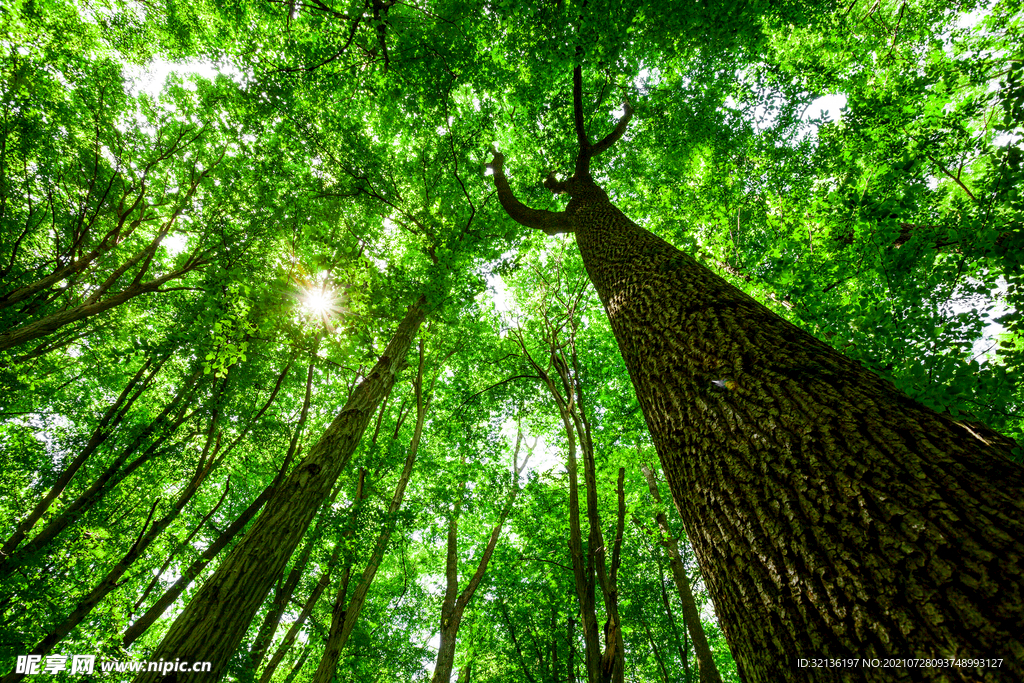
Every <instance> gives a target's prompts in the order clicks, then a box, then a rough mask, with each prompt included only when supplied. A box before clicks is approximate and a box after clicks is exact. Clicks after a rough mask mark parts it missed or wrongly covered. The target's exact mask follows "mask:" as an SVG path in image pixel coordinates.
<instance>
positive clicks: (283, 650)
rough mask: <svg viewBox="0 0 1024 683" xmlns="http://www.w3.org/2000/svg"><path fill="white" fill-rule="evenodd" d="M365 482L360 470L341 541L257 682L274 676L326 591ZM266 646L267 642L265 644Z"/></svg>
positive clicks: (345, 575)
mask: <svg viewBox="0 0 1024 683" xmlns="http://www.w3.org/2000/svg"><path fill="white" fill-rule="evenodd" d="M365 483H366V470H365V469H362V468H360V469H359V479H358V480H357V483H356V495H355V498H353V499H352V504H351V511H350V513H349V527H348V528H347V529H346V530H345V532H344V533H343V534H342V535H341V538H339V539H338V540H337V541H336V542H335V544H334V550H332V551H331V557H330V559H329V560H327V569H326V570H325V571H323V572H321V573H320V577H319V578H318V579H317V582H316V584H315V585H314V586H313V590H312V591H311V592H310V594H309V596H308V597H307V598H306V602H305V603H303V605H302V609H300V610H299V616H298V618H296V619H295V621H294V622H293V623H292V625H291V626H290V627H289V628H288V632H287V633H285V636H284V638H283V639H282V640H281V643H280V644H279V645H278V646H277V650H276V651H275V652H274V654H273V656H272V657H271V658H270V661H269V662H268V663H267V667H266V669H264V670H263V673H262V674H260V677H259V681H260V683H268V682H269V681H270V680H271V679H272V678H273V677H274V672H275V671H277V667H278V666H279V665H280V664H281V662H282V661H283V660H284V657H285V655H286V654H287V653H288V650H289V649H290V648H291V647H292V645H293V644H294V643H295V639H296V638H298V637H299V632H300V631H301V630H302V627H303V626H304V625H305V624H306V620H307V619H309V616H310V615H311V614H312V613H313V608H314V607H316V603H317V602H318V601H319V600H320V596H322V595H323V594H324V591H325V590H327V587H328V586H330V585H331V573H332V572H333V571H334V566H335V565H336V564H337V563H338V558H339V557H340V556H341V551H342V550H343V549H344V548H345V546H346V545H347V541H348V540H349V539H351V538H352V537H353V536H355V533H356V518H357V517H358V515H359V508H360V507H361V503H362V501H363V499H364V498H366V493H364V485H365ZM339 490H340V489H339ZM335 495H337V493H335ZM332 501H333V498H332ZM351 569H352V566H351V564H350V565H349V566H347V567H345V569H344V571H343V573H342V579H341V584H342V585H343V586H345V587H346V589H347V587H348V577H349V572H350V571H351ZM342 590H343V592H344V591H345V589H342ZM279 618H280V615H278V619H279ZM274 623H275V627H276V624H277V622H276V621H275V622H274ZM269 644H270V643H269V642H268V643H267V645H269ZM264 649H265V648H264ZM262 659H263V655H262V654H261V655H260V658H259V660H256V659H255V658H253V662H254V666H255V667H256V668H257V669H258V668H259V663H260V661H262Z"/></svg>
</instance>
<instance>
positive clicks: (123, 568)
mask: <svg viewBox="0 0 1024 683" xmlns="http://www.w3.org/2000/svg"><path fill="white" fill-rule="evenodd" d="M217 418H218V415H217V413H216V411H215V412H214V415H213V417H212V418H211V419H210V428H209V431H208V433H207V437H206V445H205V446H204V448H203V453H202V455H201V456H200V460H199V465H198V466H197V467H196V472H195V474H194V475H193V476H192V479H191V480H190V481H189V483H188V485H187V486H186V487H185V489H184V490H183V491H182V492H181V494H179V496H178V498H177V500H176V501H175V502H174V504H173V505H172V506H171V509H170V510H169V511H168V512H167V514H165V515H164V516H163V517H161V518H160V519H159V520H158V521H156V522H155V523H153V524H152V526H151V525H150V521H151V520H152V519H153V513H154V512H155V511H156V506H157V504H158V503H159V502H160V500H159V499H157V500H155V501H153V505H152V507H151V508H150V510H149V515H148V516H147V517H146V521H145V522H144V523H143V525H142V531H141V532H140V533H139V537H138V538H137V539H136V540H135V543H133V544H132V546H131V548H129V549H128V552H127V553H125V555H124V556H123V557H122V558H121V559H120V560H119V561H118V562H117V564H115V565H114V567H113V568H112V569H111V570H110V571H109V572H107V574H106V576H104V577H103V579H102V580H101V581H100V582H99V583H98V584H96V586H95V587H94V588H93V589H92V590H91V591H90V592H89V594H88V595H86V596H85V598H83V599H82V601H81V602H80V603H79V604H78V606H77V607H76V608H75V609H74V611H73V612H72V613H71V614H70V615H68V617H67V618H65V619H64V621H62V622H61V623H60V624H58V625H57V626H56V628H54V629H53V630H52V631H51V632H50V633H49V634H47V635H46V636H45V637H44V638H43V639H42V640H41V641H39V643H38V644H37V645H36V646H35V647H34V648H33V649H32V652H30V653H29V654H32V655H45V654H47V653H49V652H50V650H51V649H52V648H53V646H54V645H56V644H57V643H59V642H60V641H61V640H63V639H64V637H65V636H67V635H68V634H69V633H70V632H71V630H72V629H73V628H74V627H75V626H78V624H80V623H82V621H83V620H84V619H85V618H86V617H87V616H89V614H90V613H91V612H92V610H93V609H95V607H96V605H98V604H99V603H100V601H101V600H102V599H103V598H105V597H106V596H107V594H109V593H110V592H112V591H113V590H115V589H116V588H117V587H118V585H119V584H118V581H120V579H121V577H122V576H124V574H125V572H127V571H128V570H129V569H130V568H131V566H132V565H133V564H135V562H136V560H138V559H139V558H140V557H141V556H142V554H143V553H144V552H145V551H146V549H147V548H148V547H149V546H150V544H152V543H153V541H154V540H156V538H157V537H158V536H159V535H160V534H161V533H162V532H163V530H164V529H166V528H167V527H168V526H169V525H170V524H171V522H173V521H174V520H175V519H177V517H178V515H179V514H180V513H181V511H182V509H184V507H185V505H187V504H188V502H189V501H190V500H192V497H193V496H194V495H195V494H196V491H198V490H199V486H200V485H201V484H202V483H203V482H204V481H205V480H206V478H207V477H208V476H209V474H210V472H211V471H213V469H214V468H216V467H217V465H218V464H220V462H221V461H222V460H223V458H222V457H221V456H219V455H218V454H217V450H216V448H214V449H213V451H212V452H211V446H212V445H213V443H214V440H215V434H216V431H217ZM217 440H218V441H219V439H217ZM229 485H230V484H225V487H224V493H223V495H222V496H221V499H220V501H218V503H217V506H218V507H219V506H220V504H221V503H222V502H223V501H224V498H225V497H226V496H227V493H228V487H229ZM25 675H26V674H24V673H14V672H12V673H10V674H8V675H7V676H5V677H4V678H3V679H0V683H17V681H20V680H21V679H23V678H24V677H25Z"/></svg>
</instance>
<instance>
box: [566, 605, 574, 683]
mask: <svg viewBox="0 0 1024 683" xmlns="http://www.w3.org/2000/svg"><path fill="white" fill-rule="evenodd" d="M565 631H566V634H565V641H566V643H567V644H568V646H569V654H568V656H567V657H566V673H565V680H566V681H568V683H576V620H575V619H573V616H572V615H571V614H570V615H569V621H568V622H566V624H565Z"/></svg>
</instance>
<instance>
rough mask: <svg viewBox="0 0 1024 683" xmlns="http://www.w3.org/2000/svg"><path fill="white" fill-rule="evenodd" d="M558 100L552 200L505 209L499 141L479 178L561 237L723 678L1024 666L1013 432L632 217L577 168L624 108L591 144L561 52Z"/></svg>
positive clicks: (981, 673)
mask: <svg viewBox="0 0 1024 683" xmlns="http://www.w3.org/2000/svg"><path fill="white" fill-rule="evenodd" d="M573 109H574V120H575V130H576V138H577V141H578V145H579V151H578V154H577V156H576V164H575V171H574V174H573V176H572V177H571V178H569V179H568V180H564V181H559V180H557V179H556V178H555V177H554V176H550V177H549V178H548V180H547V182H546V186H547V187H548V188H549V189H551V190H552V191H555V192H564V193H567V194H568V195H569V196H570V200H569V203H568V206H567V207H566V209H565V210H564V211H559V212H553V211H539V210H535V209H531V208H529V207H527V206H525V205H523V204H522V203H520V202H519V201H518V200H517V199H516V198H515V196H514V195H513V194H512V190H511V188H510V187H509V184H508V180H507V178H506V176H505V173H504V158H503V157H502V155H501V154H499V153H497V152H496V151H494V152H493V155H494V158H493V161H492V163H491V164H490V166H491V168H492V169H493V171H494V183H495V186H496V188H497V191H498V196H499V199H500V201H501V204H502V206H503V207H504V208H505V210H506V212H507V213H508V214H509V215H510V216H511V217H512V218H513V219H514V220H516V221H517V222H519V223H520V224H522V225H525V226H527V227H531V228H535V229H539V230H543V231H545V232H547V233H549V234H557V233H573V234H574V235H575V238H576V243H577V245H578V247H579V249H580V253H581V255H582V257H583V262H584V264H585V266H586V269H587V273H588V274H589V276H590V279H591V281H592V283H593V284H594V287H595V288H596V289H597V292H598V294H599V296H600V298H601V301H602V303H603V304H604V307H605V310H606V312H607V314H608V317H609V319H610V321H611V326H612V330H613V332H614V334H615V338H616V340H617V341H618V345H619V349H620V351H621V353H622V355H623V358H624V360H625V363H626V367H627V368H628V370H629V373H630V377H631V379H632V382H633V386H634V388H635V390H636V393H637V396H638V398H639V400H640V405H641V407H642V409H643V413H644V417H645V418H646V421H647V425H648V428H649V429H650V432H651V435H652V438H653V440H654V444H655V446H656V449H657V452H658V455H659V457H660V459H661V463H662V468H663V470H664V471H665V474H666V477H667V479H668V482H669V485H670V488H671V490H672V495H673V498H674V499H675V501H676V504H677V505H678V506H679V510H680V513H681V516H682V520H683V524H684V527H685V530H686V533H687V536H688V537H689V538H690V540H691V542H692V543H693V545H694V549H695V551H696V556H697V559H698V562H699V564H700V567H701V570H702V573H703V575H704V577H705V582H706V584H707V587H708V590H709V593H710V594H711V596H712V598H713V600H714V603H715V606H716V609H717V613H718V615H719V619H720V620H721V626H722V629H723V632H724V633H725V635H726V637H727V639H728V641H729V644H730V646H731V648H732V650H733V654H734V656H735V659H736V661H737V666H738V669H739V672H740V675H741V677H742V678H743V679H744V680H745V681H780V680H788V681H810V680H814V681H823V680H850V678H851V676H853V677H857V678H863V677H866V676H869V675H870V676H871V677H872V680H880V681H881V680H884V681H890V680H893V681H896V680H900V681H901V680H911V679H913V680H952V674H951V673H950V670H949V669H945V668H930V669H928V668H925V669H914V670H910V669H901V668H890V669H871V670H870V672H869V671H868V670H866V669H862V670H858V671H851V670H846V669H843V670H838V669H823V668H810V667H800V666H798V660H799V659H800V658H814V657H821V656H828V657H832V658H850V659H854V658H856V659H857V660H858V661H860V659H861V658H879V659H884V658H893V657H895V658H908V657H909V658H924V659H926V660H927V659H929V658H938V659H943V660H945V661H950V660H952V661H956V660H961V661H959V662H958V666H960V667H961V668H960V671H961V672H962V673H963V674H964V675H967V676H973V677H975V678H978V679H981V680H986V681H998V680H1005V681H1017V680H1022V679H1024V624H1022V616H1021V615H1024V585H1022V582H1021V579H1020V577H1021V574H1022V567H1024V472H1022V469H1021V467H1020V466H1019V465H1017V464H1016V463H1014V462H1013V461H1012V460H1011V459H1010V455H1011V450H1012V449H1013V448H1014V447H1015V444H1014V443H1013V442H1012V441H1011V440H1010V439H1007V438H1005V437H1003V436H1001V435H999V434H997V433H995V432H994V431H992V430H990V429H988V428H986V427H984V426H982V425H979V424H973V423H968V422H965V421H962V420H957V419H954V418H953V417H951V416H949V415H945V414H939V413H936V412H934V411H932V410H929V409H928V408H926V407H924V406H923V405H921V404H920V403H918V402H916V401H914V400H911V399H910V398H908V397H907V396H905V395H904V394H902V393H900V392H899V391H897V390H896V389H895V387H893V386H892V384H890V383H889V382H886V381H883V380H882V379H881V378H879V377H878V376H877V375H875V374H874V373H872V372H870V371H868V370H867V369H865V368H863V367H861V365H860V364H859V363H856V362H854V361H852V360H850V359H849V358H846V357H845V356H843V355H842V354H840V353H838V352H837V351H835V350H834V349H832V348H831V347H829V346H827V345H826V344H824V343H822V342H821V341H819V340H817V339H815V338H814V337H812V336H811V335H809V334H807V333H805V332H804V331H802V330H800V329H799V328H797V327H796V326H794V325H792V324H790V323H789V322H787V321H786V320H784V319H782V318H781V317H779V316H778V315H775V314H774V313H772V312H771V311H769V310H768V309H767V308H766V307H764V306H762V305H761V304H759V303H757V302H756V301H754V300H753V299H752V298H751V297H749V296H747V295H746V294H744V293H743V292H742V291H740V290H739V289H737V288H735V287H733V286H731V285H729V284H728V283H727V282H725V281H724V280H723V279H722V278H720V277H718V276H717V275H715V274H714V273H712V272H711V271H709V270H708V269H707V268H705V267H704V266H702V265H701V264H699V263H698V262H697V261H696V260H695V259H693V258H692V257H690V256H688V255H687V254H684V253H683V252H681V251H680V250H678V249H676V248H675V247H673V246H672V245H670V244H669V243H667V242H665V241H664V240H662V239H660V238H658V237H656V236H655V235H653V234H652V233H650V232H649V231H647V230H645V229H643V228H641V227H640V226H638V225H637V224H636V223H634V222H633V221H631V220H629V218H627V217H626V216H625V215H624V214H623V213H622V212H621V211H619V210H618V209H617V208H616V207H615V206H614V205H613V204H612V203H611V201H610V200H609V198H608V195H607V194H606V193H605V191H604V190H602V189H601V188H600V187H598V186H597V184H596V183H595V182H594V180H593V178H592V176H591V173H590V163H591V160H592V159H593V158H594V157H596V156H597V155H599V154H600V153H602V152H604V151H605V150H607V149H608V148H609V147H611V146H612V145H613V144H614V143H615V142H616V141H617V140H618V139H619V138H621V137H622V134H623V133H624V132H625V130H626V127H627V125H628V122H629V120H630V117H631V115H632V113H633V112H632V108H631V107H630V106H629V104H628V103H627V104H626V105H625V115H624V116H623V117H622V118H621V120H620V121H619V122H618V124H617V125H616V127H615V129H614V130H613V131H612V132H611V133H610V134H609V135H608V136H607V137H605V138H604V139H602V140H601V141H599V142H597V143H591V141H590V139H589V138H588V136H587V133H586V130H585V127H584V103H583V77H582V69H581V68H580V67H579V66H577V67H576V68H575V70H574V72H573ZM969 657H970V658H976V657H984V658H986V659H984V660H983V661H982V664H983V666H978V665H977V664H976V662H977V661H978V660H977V659H964V658H969ZM987 662H997V663H998V664H999V668H995V665H993V667H989V666H988V664H987ZM957 675H959V674H957Z"/></svg>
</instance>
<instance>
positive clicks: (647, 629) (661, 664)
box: [640, 614, 668, 683]
mask: <svg viewBox="0 0 1024 683" xmlns="http://www.w3.org/2000/svg"><path fill="white" fill-rule="evenodd" d="M640 623H641V625H643V627H644V633H646V634H647V642H649V643H650V644H651V652H652V653H653V654H654V661H655V662H657V663H658V669H659V670H660V671H661V680H662V681H664V683H668V669H666V668H665V660H664V659H662V657H661V652H659V651H658V643H657V641H655V640H654V635H652V634H651V626H650V624H648V623H647V620H646V619H644V617H643V615H642V614H641V615H640Z"/></svg>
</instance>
